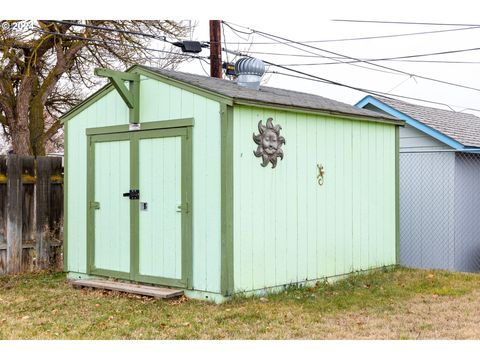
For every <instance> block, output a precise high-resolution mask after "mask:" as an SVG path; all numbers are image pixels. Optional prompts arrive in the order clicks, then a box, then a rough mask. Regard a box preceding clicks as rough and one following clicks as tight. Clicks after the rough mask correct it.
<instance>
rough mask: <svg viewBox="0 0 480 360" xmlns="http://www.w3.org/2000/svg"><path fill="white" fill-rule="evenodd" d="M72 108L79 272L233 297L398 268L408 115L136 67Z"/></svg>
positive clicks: (71, 225)
mask: <svg viewBox="0 0 480 360" xmlns="http://www.w3.org/2000/svg"><path fill="white" fill-rule="evenodd" d="M96 73H97V75H100V76H107V77H108V78H109V79H110V82H109V84H108V85H106V86H104V87H103V88H101V89H100V90H99V91H97V92H96V93H94V94H93V95H92V96H90V97H89V98H87V99H86V100H85V101H84V102H83V103H81V104H80V105H78V106H76V107H75V108H73V109H72V110H70V111H69V112H68V113H66V114H64V115H63V116H62V121H63V122H64V129H65V195H66V196H65V210H66V211H65V229H64V234H65V239H66V240H65V241H66V243H65V255H64V260H65V270H66V271H67V272H68V277H69V279H91V278H115V279H121V280H126V281H130V282H134V283H140V284H153V285H155V286H162V287H172V288H180V289H183V290H184V292H185V294H186V295H187V296H189V297H193V298H200V299H209V300H212V301H216V302H220V301H223V300H225V299H227V298H228V297H230V296H231V295H233V294H236V293H245V294H261V293H264V292H266V291H278V290H281V289H283V288H285V286H288V285H291V284H300V285H309V284H314V283H315V282H316V281H318V280H319V279H327V278H335V277H339V276H342V275H345V274H348V273H351V272H353V271H360V270H367V269H373V268H378V267H382V266H388V265H393V264H396V263H398V234H399V232H398V230H399V223H398V205H399V203H398V134H399V132H398V126H400V125H403V121H399V120H396V119H394V118H391V117H389V116H388V115H385V114H380V113H376V112H372V111H369V110H365V109H357V108H355V107H353V106H351V105H347V104H344V103H340V102H337V101H334V100H330V99H327V98H323V97H320V96H315V95H311V94H305V93H299V92H295V91H289V90H283V89H277V88H271V87H265V86H262V87H260V89H259V90H255V89H249V88H244V87H241V86H239V85H238V84H237V83H236V82H234V81H229V80H221V79H216V78H209V77H205V76H199V75H193V74H187V73H181V72H175V71H167V70H162V69H156V68H150V67H145V66H139V65H137V66H133V67H131V68H130V69H128V70H127V71H126V72H117V71H112V70H105V69H98V70H97V71H96Z"/></svg>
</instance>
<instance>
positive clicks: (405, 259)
mask: <svg viewBox="0 0 480 360" xmlns="http://www.w3.org/2000/svg"><path fill="white" fill-rule="evenodd" d="M356 106H357V107H360V108H365V109H370V110H374V111H378V112H382V113H386V114H389V115H392V116H395V117H397V118H399V119H402V120H405V122H406V126H405V127H404V128H401V129H400V263H401V264H402V265H404V266H408V267H415V268H434V269H448V270H456V271H468V272H478V271H480V221H479V215H478V214H479V210H480V154H479V153H480V118H479V117H477V116H475V115H472V114H468V113H463V112H455V111H449V110H441V109H437V108H432V107H426V106H419V105H414V104H410V103H407V102H404V101H399V100H394V99H391V98H386V97H378V96H377V97H373V96H367V97H365V98H363V99H362V100H361V101H360V102H359V103H358V104H357V105H356Z"/></svg>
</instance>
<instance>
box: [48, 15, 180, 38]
mask: <svg viewBox="0 0 480 360" xmlns="http://www.w3.org/2000/svg"><path fill="white" fill-rule="evenodd" d="M48 21H49V22H53V23H57V24H64V25H72V26H80V27H84V28H87V29H96V30H102V31H108V32H116V33H120V34H128V35H137V36H144V37H148V38H151V39H155V40H161V41H164V42H168V43H170V44H172V42H171V41H169V40H167V37H166V36H164V35H162V36H159V35H153V34H147V33H144V32H141V31H131V30H123V29H115V28H109V27H105V26H97V25H90V24H81V23H77V22H74V21H64V20H48Z"/></svg>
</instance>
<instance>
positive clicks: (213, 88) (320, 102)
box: [140, 66, 398, 121]
mask: <svg viewBox="0 0 480 360" xmlns="http://www.w3.org/2000/svg"><path fill="white" fill-rule="evenodd" d="M140 67H141V68H144V69H147V70H150V71H153V72H155V73H157V74H160V75H163V76H165V77H168V78H171V79H173V80H177V81H181V82H183V83H186V84H189V85H193V86H195V87H198V88H201V89H204V90H207V91H210V92H214V93H217V94H219V95H223V96H226V97H229V98H231V99H233V100H234V102H235V100H237V101H238V100H240V101H241V100H245V101H252V102H259V103H264V104H271V105H283V106H292V107H298V108H303V109H311V110H319V111H323V112H328V113H332V114H339V115H342V114H343V115H354V116H359V117H369V118H374V119H383V120H388V121H392V120H397V121H398V119H396V118H394V117H391V116H389V115H385V114H380V113H378V112H375V111H370V110H367V109H359V108H356V107H354V106H352V105H349V104H345V103H342V102H339V101H336V100H332V99H328V98H325V97H322V96H318V95H312V94H307V93H302V92H297V91H292V90H285V89H279V88H273V87H268V86H261V87H260V90H253V89H247V88H244V87H241V86H239V85H237V84H236V83H235V82H233V81H230V80H222V79H217V78H211V77H207V76H202V75H196V74H189V73H184V72H178V71H171V70H164V69H158V68H152V67H147V66H140Z"/></svg>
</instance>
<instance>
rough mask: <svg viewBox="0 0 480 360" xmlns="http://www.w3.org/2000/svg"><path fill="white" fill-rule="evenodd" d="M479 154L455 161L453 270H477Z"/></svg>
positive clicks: (461, 156) (479, 256)
mask: <svg viewBox="0 0 480 360" xmlns="http://www.w3.org/2000/svg"><path fill="white" fill-rule="evenodd" d="M479 210H480V155H477V154H468V153H465V154H463V153H457V154H456V161H455V270H457V271H468V272H479V271H480V221H479V217H478V214H479Z"/></svg>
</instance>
